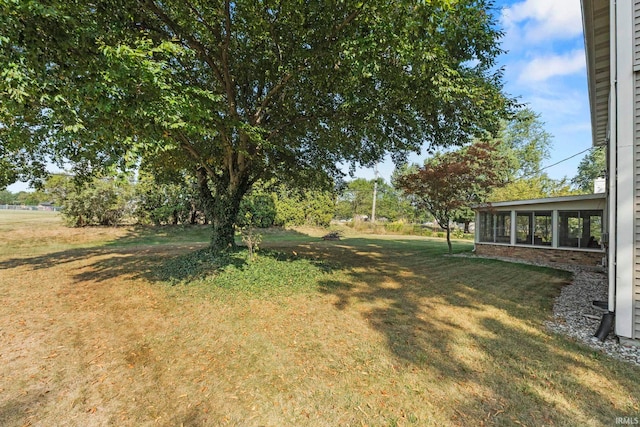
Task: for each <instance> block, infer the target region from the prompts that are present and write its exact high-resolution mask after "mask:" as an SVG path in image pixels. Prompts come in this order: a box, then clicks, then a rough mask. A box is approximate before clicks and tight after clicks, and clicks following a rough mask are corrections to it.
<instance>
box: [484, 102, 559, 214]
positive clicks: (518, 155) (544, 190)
mask: <svg viewBox="0 0 640 427" xmlns="http://www.w3.org/2000/svg"><path fill="white" fill-rule="evenodd" d="M494 142H496V143H497V144H498V145H497V147H498V150H499V151H500V152H501V155H502V156H503V157H504V159H505V160H506V162H505V164H504V166H505V168H506V169H505V171H504V172H505V173H506V174H507V177H508V179H507V181H506V182H505V184H504V185H501V186H500V187H498V188H495V189H494V190H493V192H492V193H491V194H490V195H489V197H488V200H490V201H494V202H497V201H508V200H526V199H537V198H543V197H551V196H560V195H566V194H569V193H571V188H570V186H569V183H568V181H567V179H566V178H564V179H559V180H556V179H552V178H551V177H549V176H548V175H547V173H546V172H544V169H543V162H544V161H545V160H548V159H549V151H550V149H551V145H552V136H551V134H549V132H547V131H546V130H545V124H544V122H543V121H542V120H541V118H540V115H539V114H538V113H536V112H535V111H533V110H531V109H530V108H523V109H521V110H519V111H518V112H517V113H516V114H515V115H514V116H513V117H512V118H510V119H509V120H503V122H502V124H501V126H500V130H499V132H498V133H497V136H496V138H495V139H494Z"/></svg>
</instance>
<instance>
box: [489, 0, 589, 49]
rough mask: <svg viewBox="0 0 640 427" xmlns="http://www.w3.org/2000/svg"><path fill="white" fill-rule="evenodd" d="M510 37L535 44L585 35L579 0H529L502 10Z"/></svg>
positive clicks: (503, 21)
mask: <svg viewBox="0 0 640 427" xmlns="http://www.w3.org/2000/svg"><path fill="white" fill-rule="evenodd" d="M501 19H502V24H503V25H504V28H505V30H506V31H507V34H508V36H509V37H514V36H515V37H516V38H517V39H521V40H522V41H524V42H525V43H527V44H529V43H531V44H535V43H539V42H543V41H547V40H555V39H568V38H573V37H576V36H579V35H581V34H582V15H581V12H580V1H579V0H526V1H524V2H521V3H515V4H513V5H512V6H511V7H507V8H504V9H503V10H502V17H501Z"/></svg>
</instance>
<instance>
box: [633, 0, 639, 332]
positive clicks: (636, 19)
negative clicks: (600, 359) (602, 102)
mask: <svg viewBox="0 0 640 427" xmlns="http://www.w3.org/2000/svg"><path fill="white" fill-rule="evenodd" d="M633 45H634V46H633V81H634V91H633V93H634V99H633V115H634V128H633V139H634V141H633V145H634V160H633V163H634V166H635V180H634V181H635V182H634V184H635V189H634V192H635V214H634V220H635V224H634V225H635V227H634V230H635V245H634V249H635V255H634V264H635V268H634V272H635V274H634V278H633V282H634V283H633V289H634V291H633V338H636V339H639V338H640V0H635V1H634V2H633Z"/></svg>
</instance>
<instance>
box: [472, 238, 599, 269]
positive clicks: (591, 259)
mask: <svg viewBox="0 0 640 427" xmlns="http://www.w3.org/2000/svg"><path fill="white" fill-rule="evenodd" d="M476 254H478V255H484V256H495V257H509V258H520V259H522V260H526V261H532V262H542V263H548V264H553V263H558V264H575V265H585V266H593V267H599V266H601V265H602V258H603V257H604V256H605V253H604V252H595V251H593V252H592V251H574V250H571V249H553V248H535V247H526V246H509V245H492V244H486V243H476Z"/></svg>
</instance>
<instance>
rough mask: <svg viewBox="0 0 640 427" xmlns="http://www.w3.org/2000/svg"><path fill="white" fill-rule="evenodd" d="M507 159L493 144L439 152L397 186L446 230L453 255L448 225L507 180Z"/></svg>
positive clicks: (402, 177) (479, 143)
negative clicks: (461, 212) (465, 209)
mask: <svg viewBox="0 0 640 427" xmlns="http://www.w3.org/2000/svg"><path fill="white" fill-rule="evenodd" d="M506 161H507V160H506V159H505V157H503V156H502V155H501V153H500V151H499V150H498V148H497V146H496V144H495V143H491V142H482V141H477V142H475V143H474V144H472V145H470V146H469V147H465V148H463V149H461V150H458V151H454V152H449V153H441V154H438V155H435V156H433V157H431V158H429V159H427V160H425V163H424V166H422V167H420V168H419V169H418V170H417V171H415V172H410V173H407V174H405V175H402V176H401V177H399V178H398V183H399V185H400V187H401V188H402V189H403V190H404V191H405V192H406V193H408V194H411V195H413V196H415V198H414V202H415V203H416V205H417V206H418V207H420V208H422V209H426V210H428V211H429V212H431V214H433V216H434V217H435V219H436V221H437V222H438V224H439V225H440V227H442V228H443V229H445V230H446V231H447V243H448V245H449V253H451V252H452V247H451V240H450V231H451V230H450V222H451V220H452V219H454V218H455V217H456V216H457V215H459V210H460V209H462V208H465V207H468V206H470V205H472V204H474V203H480V202H483V201H484V199H485V198H486V196H487V195H488V194H489V192H490V191H491V190H492V189H493V188H494V187H496V186H498V185H500V184H502V183H504V182H505V181H506V178H507V175H506V173H505V171H506V170H507V169H506V167H505V166H506Z"/></svg>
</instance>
